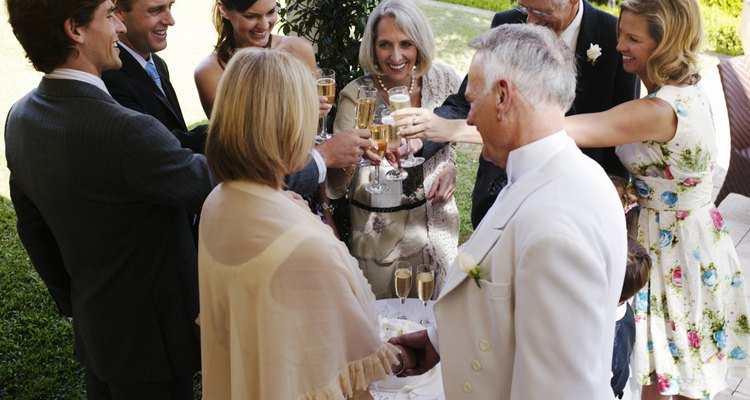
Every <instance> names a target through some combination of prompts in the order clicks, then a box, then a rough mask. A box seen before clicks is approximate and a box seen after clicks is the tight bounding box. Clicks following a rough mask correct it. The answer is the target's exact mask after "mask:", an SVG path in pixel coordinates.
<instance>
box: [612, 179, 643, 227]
mask: <svg viewBox="0 0 750 400" xmlns="http://www.w3.org/2000/svg"><path fill="white" fill-rule="evenodd" d="M609 179H611V180H612V183H613V184H614V185H615V189H617V194H618V195H619V196H620V201H621V202H622V209H623V211H624V212H625V223H626V224H627V228H628V236H629V237H632V238H635V237H636V231H637V229H638V193H637V192H636V191H635V186H633V183H632V182H629V181H628V180H627V179H625V178H623V177H620V176H616V175H610V176H609Z"/></svg>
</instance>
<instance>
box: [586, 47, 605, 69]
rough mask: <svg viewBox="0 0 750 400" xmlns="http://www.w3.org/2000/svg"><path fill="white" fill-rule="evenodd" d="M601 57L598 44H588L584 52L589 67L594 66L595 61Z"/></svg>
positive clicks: (600, 49)
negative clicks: (589, 64)
mask: <svg viewBox="0 0 750 400" xmlns="http://www.w3.org/2000/svg"><path fill="white" fill-rule="evenodd" d="M601 55H602V48H601V47H599V45H598V44H593V43H590V44H589V49H588V50H586V57H588V61H589V62H590V63H591V65H596V60H597V59H599V56H601Z"/></svg>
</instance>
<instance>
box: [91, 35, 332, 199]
mask: <svg viewBox="0 0 750 400" xmlns="http://www.w3.org/2000/svg"><path fill="white" fill-rule="evenodd" d="M118 47H119V48H120V60H122V68H120V69H119V70H111V71H105V72H104V73H103V74H102V80H104V84H105V85H107V90H109V93H110V94H111V95H112V97H114V98H115V100H117V102H118V103H120V104H121V105H123V106H125V107H127V108H130V109H131V110H136V111H139V112H141V113H144V114H148V115H151V116H153V117H154V118H156V119H158V120H159V121H160V122H161V123H162V124H163V125H164V126H166V127H167V129H169V130H170V131H172V134H174V135H175V137H177V139H179V140H180V143H182V145H183V147H186V148H189V149H191V150H193V151H194V152H196V153H201V154H202V153H203V149H204V147H205V143H206V125H200V126H198V127H196V128H195V129H193V130H192V131H188V130H187V126H186V125H185V119H184V118H183V116H182V110H181V109H180V102H179V101H178V100H177V94H176V93H175V91H174V87H172V83H171V82H170V80H169V69H168V68H167V63H166V62H165V61H164V60H163V59H162V58H161V57H159V56H158V55H156V54H153V53H152V54H151V57H153V59H154V65H156V70H157V72H159V78H160V79H161V85H162V87H163V88H164V93H162V91H161V90H159V88H158V87H157V86H156V84H155V83H154V81H153V80H151V77H149V76H148V74H147V73H146V70H145V69H144V68H143V67H141V64H140V63H138V60H136V59H135V58H134V57H133V55H131V54H130V52H128V51H127V50H125V49H124V48H123V47H122V46H120V45H118ZM318 176H319V173H318V167H317V165H316V164H315V162H313V161H311V162H310V163H308V164H307V165H306V166H305V168H304V169H303V170H301V171H299V172H295V173H294V174H291V175H289V176H288V177H287V179H286V183H287V185H288V188H289V190H293V191H295V192H297V193H299V194H300V195H302V196H304V197H306V198H311V197H312V196H314V195H315V194H316V193H317V190H318Z"/></svg>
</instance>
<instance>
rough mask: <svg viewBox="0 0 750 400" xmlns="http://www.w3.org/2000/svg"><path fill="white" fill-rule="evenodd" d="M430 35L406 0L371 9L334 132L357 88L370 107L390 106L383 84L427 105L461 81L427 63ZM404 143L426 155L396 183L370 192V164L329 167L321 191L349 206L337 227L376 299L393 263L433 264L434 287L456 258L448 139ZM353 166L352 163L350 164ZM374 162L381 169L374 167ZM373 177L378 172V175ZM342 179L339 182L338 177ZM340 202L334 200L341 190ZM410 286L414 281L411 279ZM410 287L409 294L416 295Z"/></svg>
mask: <svg viewBox="0 0 750 400" xmlns="http://www.w3.org/2000/svg"><path fill="white" fill-rule="evenodd" d="M434 57H435V39H434V37H433V34H432V29H431V28H430V25H429V23H428V22H427V19H426V18H425V16H424V14H423V13H422V12H421V11H420V10H419V8H417V6H416V5H415V4H414V3H413V2H411V1H409V0H386V1H383V2H382V3H380V4H379V5H378V6H377V7H375V9H373V11H372V13H371V14H370V17H369V19H368V20H367V26H366V27H365V32H364V36H363V38H362V44H361V46H360V49H359V62H360V64H361V65H362V67H364V68H365V69H366V70H367V71H368V74H366V75H365V76H362V77H360V78H358V79H356V80H354V81H352V82H351V83H349V84H348V85H347V86H346V87H345V88H344V89H343V90H342V91H341V93H340V94H339V103H338V112H337V114H336V121H335V122H334V127H333V130H334V132H340V131H343V130H347V129H351V128H352V127H354V126H355V119H356V108H357V91H358V88H359V87H360V86H369V87H372V88H375V89H377V96H376V108H375V109H376V113H379V112H380V111H381V110H382V109H384V108H386V107H388V106H390V105H391V104H390V102H389V100H388V90H389V89H391V88H393V87H397V86H404V87H406V88H407V91H408V94H409V103H410V106H411V107H425V108H427V109H430V110H431V109H433V108H434V107H436V106H438V105H440V104H441V103H442V102H443V100H444V99H445V98H446V97H448V95H450V94H452V93H455V92H456V91H457V90H458V87H459V85H460V83H461V79H460V78H459V76H458V74H456V72H455V71H454V70H453V69H452V68H450V67H448V66H445V65H443V64H438V63H433V62H432V60H433V59H434ZM409 146H411V148H412V149H421V151H422V156H423V157H424V158H425V159H426V161H425V163H424V164H422V165H421V166H416V167H413V168H408V169H407V172H408V177H407V178H406V179H405V180H403V181H387V180H382V182H383V183H385V184H387V185H388V187H389V190H388V191H387V192H386V193H381V194H370V193H368V192H367V191H366V189H365V187H366V186H367V185H368V183H369V181H370V174H371V172H372V168H370V167H364V168H359V169H358V170H356V173H355V172H354V171H353V170H349V171H348V172H350V173H352V174H353V175H354V176H353V179H352V180H351V184H350V185H349V186H348V188H347V184H348V183H349V179H351V178H352V176H351V175H349V176H347V175H346V174H345V172H344V171H341V170H338V171H334V170H330V171H329V180H328V183H329V186H328V195H329V197H331V198H335V199H339V200H338V201H337V202H336V203H338V204H340V206H339V210H337V213H339V215H340V213H341V211H342V210H341V208H343V207H346V210H347V211H350V222H348V223H347V222H345V224H347V226H340V227H339V231H340V232H349V233H350V238H349V248H350V251H351V253H352V255H354V256H355V257H356V258H357V259H358V260H359V266H360V268H361V269H362V271H364V273H365V276H366V277H367V279H368V280H369V281H370V284H371V285H372V288H373V291H374V292H375V295H376V296H377V297H378V298H387V297H390V296H391V294H392V293H393V287H394V285H393V270H394V268H395V267H394V266H395V264H396V262H398V261H407V262H409V263H410V264H411V265H413V266H415V267H416V266H417V265H419V264H433V265H435V266H436V268H435V277H436V281H437V282H436V283H437V284H436V290H435V294H437V293H438V291H439V288H440V287H441V286H442V281H443V279H444V277H445V272H446V270H447V268H448V266H449V265H450V264H451V263H452V262H453V259H454V258H455V256H456V247H457V245H458V208H457V207H456V202H455V199H454V198H453V192H454V190H455V186H456V164H455V160H456V153H455V149H454V147H453V146H451V145H445V144H440V145H438V144H435V143H429V142H425V145H424V147H423V142H422V141H421V140H420V139H412V140H410V143H409ZM353 168H354V167H352V169H353ZM380 168H384V169H383V170H384V171H385V167H383V166H381V167H380ZM381 175H383V174H382V173H381ZM342 182H343V183H342ZM347 189H348V200H349V202H348V203H346V202H345V201H342V200H341V198H342V196H344V194H346V193H347ZM413 285H416V280H413ZM416 292H417V291H416V290H412V291H411V293H412V295H416Z"/></svg>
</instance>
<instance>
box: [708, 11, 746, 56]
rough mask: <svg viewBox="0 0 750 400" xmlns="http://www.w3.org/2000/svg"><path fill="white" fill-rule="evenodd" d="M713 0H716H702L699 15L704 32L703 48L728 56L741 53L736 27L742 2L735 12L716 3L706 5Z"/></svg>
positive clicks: (740, 43)
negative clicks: (701, 18)
mask: <svg viewBox="0 0 750 400" xmlns="http://www.w3.org/2000/svg"><path fill="white" fill-rule="evenodd" d="M715 1H717V0H702V2H703V3H702V5H701V15H702V17H703V30H704V32H705V36H704V41H703V50H704V51H710V52H714V53H722V54H728V55H730V56H738V55H741V54H742V53H743V49H742V42H741V41H740V35H739V32H738V31H737V27H738V26H739V17H738V15H739V12H740V10H741V8H742V4H741V3H740V4H739V5H738V6H737V7H739V8H738V9H736V10H735V11H736V12H730V11H727V10H726V9H724V8H722V7H721V6H719V5H717V4H713V5H708V3H709V2H715ZM728 1H731V0H728Z"/></svg>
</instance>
